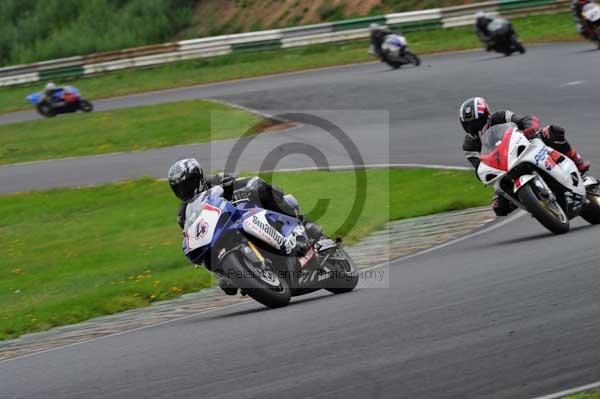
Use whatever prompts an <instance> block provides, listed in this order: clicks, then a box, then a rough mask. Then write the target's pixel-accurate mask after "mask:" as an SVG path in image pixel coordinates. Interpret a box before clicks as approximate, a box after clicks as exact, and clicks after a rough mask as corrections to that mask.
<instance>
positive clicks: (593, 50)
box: [573, 47, 600, 54]
mask: <svg viewBox="0 0 600 399" xmlns="http://www.w3.org/2000/svg"><path fill="white" fill-rule="evenodd" d="M598 52H600V49H598V48H596V47H592V48H589V49H585V50H577V51H573V54H588V53H598Z"/></svg>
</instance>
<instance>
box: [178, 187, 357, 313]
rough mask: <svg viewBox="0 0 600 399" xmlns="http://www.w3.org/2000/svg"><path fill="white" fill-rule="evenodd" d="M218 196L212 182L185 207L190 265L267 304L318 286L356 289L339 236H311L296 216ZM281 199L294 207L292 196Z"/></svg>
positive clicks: (342, 290) (284, 303)
mask: <svg viewBox="0 0 600 399" xmlns="http://www.w3.org/2000/svg"><path fill="white" fill-rule="evenodd" d="M222 194H223V189H222V187H220V186H216V187H214V188H213V189H211V190H209V191H206V192H204V193H202V194H200V195H199V196H198V197H197V198H196V199H194V201H193V202H192V203H190V204H189V205H188V206H187V209H186V215H185V216H186V221H185V225H184V239H183V245H182V246H183V252H184V254H185V255H186V257H187V258H188V259H189V260H190V261H191V262H192V263H193V264H195V265H199V264H204V265H205V266H206V267H207V268H208V270H210V271H212V272H213V273H214V274H215V275H217V276H218V277H225V278H227V279H228V280H229V281H230V282H231V283H232V284H233V285H234V286H235V287H237V288H239V289H240V290H241V292H242V294H247V295H249V296H250V297H252V298H254V299H255V300H256V301H258V302H260V303H262V304H263V305H266V306H268V307H270V308H279V307H283V306H287V305H288V304H289V302H290V299H291V297H292V296H296V295H302V294H307V293H310V292H314V291H316V290H320V289H326V290H328V291H330V292H332V293H334V294H341V293H345V292H349V291H352V290H353V289H354V288H355V287H356V285H357V283H358V273H357V269H356V266H355V265H354V263H353V261H352V259H351V258H350V256H348V254H347V253H346V251H344V249H343V248H342V246H341V240H335V241H334V240H331V239H330V238H327V237H326V236H324V235H322V234H320V235H319V237H316V238H315V237H312V238H311V237H309V235H308V234H307V231H306V228H305V226H304V224H303V222H302V221H300V220H299V219H296V218H294V217H290V216H287V215H284V214H280V213H277V212H273V211H270V210H266V209H263V208H260V207H258V206H256V204H254V203H252V201H251V200H249V199H242V200H237V201H228V200H226V199H224V198H223V197H222ZM286 201H288V203H291V204H295V206H296V207H297V203H296V202H295V199H293V197H291V196H286ZM296 209H297V208H296Z"/></svg>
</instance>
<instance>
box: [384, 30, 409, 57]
mask: <svg viewBox="0 0 600 399" xmlns="http://www.w3.org/2000/svg"><path fill="white" fill-rule="evenodd" d="M407 44H408V42H407V41H406V38H405V37H404V36H401V35H396V34H392V35H388V36H387V37H386V38H385V40H384V42H383V44H382V45H381V48H382V49H383V50H385V51H389V52H392V53H395V54H397V53H399V52H401V51H402V50H403V49H404V48H405V47H406V45H407Z"/></svg>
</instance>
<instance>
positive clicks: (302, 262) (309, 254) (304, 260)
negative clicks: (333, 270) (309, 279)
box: [298, 246, 315, 269]
mask: <svg viewBox="0 0 600 399" xmlns="http://www.w3.org/2000/svg"><path fill="white" fill-rule="evenodd" d="M314 257H315V248H314V247H313V246H311V247H310V248H308V250H307V251H306V253H305V254H304V256H303V257H301V258H298V262H299V263H300V268H301V269H303V268H304V267H305V266H306V265H307V264H308V262H310V261H311V259H312V258H314Z"/></svg>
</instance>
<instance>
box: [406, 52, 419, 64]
mask: <svg viewBox="0 0 600 399" xmlns="http://www.w3.org/2000/svg"><path fill="white" fill-rule="evenodd" d="M406 58H407V59H408V60H409V61H410V63H411V64H413V65H414V66H419V65H421V59H420V58H419V57H418V56H417V55H416V54H415V53H413V52H412V51H410V50H406Z"/></svg>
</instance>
